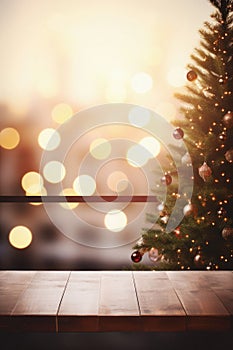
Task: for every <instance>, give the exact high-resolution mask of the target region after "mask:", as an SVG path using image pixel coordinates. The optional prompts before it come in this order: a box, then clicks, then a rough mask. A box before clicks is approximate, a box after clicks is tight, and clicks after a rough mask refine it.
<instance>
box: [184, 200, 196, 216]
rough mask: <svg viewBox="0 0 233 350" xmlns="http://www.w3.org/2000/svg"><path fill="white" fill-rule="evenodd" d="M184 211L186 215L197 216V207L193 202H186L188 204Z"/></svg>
mask: <svg viewBox="0 0 233 350" xmlns="http://www.w3.org/2000/svg"><path fill="white" fill-rule="evenodd" d="M183 213H184V215H185V216H190V215H193V216H196V215H197V207H196V206H195V205H194V204H192V203H189V204H186V206H185V207H184V209H183Z"/></svg>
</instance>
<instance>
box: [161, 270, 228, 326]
mask: <svg viewBox="0 0 233 350" xmlns="http://www.w3.org/2000/svg"><path fill="white" fill-rule="evenodd" d="M167 274H168V277H169V279H170V280H171V282H172V285H173V287H174V289H175V291H176V293H177V295H178V297H179V299H180V301H181V303H182V305H183V307H184V309H185V311H186V314H187V329H188V330H229V329H230V327H231V321H230V314H229V312H228V311H227V309H226V308H225V307H224V305H223V303H222V302H221V300H220V299H219V298H218V297H217V296H216V295H215V293H214V292H213V290H212V289H211V285H210V284H209V282H208V281H209V279H208V278H207V276H208V274H210V272H209V271H188V272H186V271H185V272H175V271H169V272H167Z"/></svg>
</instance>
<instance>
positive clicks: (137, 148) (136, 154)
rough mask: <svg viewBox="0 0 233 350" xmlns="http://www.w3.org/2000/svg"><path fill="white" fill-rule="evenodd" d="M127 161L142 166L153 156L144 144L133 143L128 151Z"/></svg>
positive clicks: (135, 165) (134, 165)
mask: <svg viewBox="0 0 233 350" xmlns="http://www.w3.org/2000/svg"><path fill="white" fill-rule="evenodd" d="M126 158H127V162H128V163H129V164H130V165H131V166H133V167H136V168H138V167H141V166H143V165H145V164H146V163H147V162H148V160H149V159H150V158H151V153H150V152H148V150H147V149H146V148H145V147H143V146H142V145H140V144H138V145H133V146H132V147H130V148H129V149H128V151H127V155H126Z"/></svg>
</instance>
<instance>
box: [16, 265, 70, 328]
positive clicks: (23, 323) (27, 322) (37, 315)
mask: <svg viewBox="0 0 233 350" xmlns="http://www.w3.org/2000/svg"><path fill="white" fill-rule="evenodd" d="M69 274H70V273H69V272H66V271H40V272H37V273H36V274H35V276H34V278H33V279H32V281H31V283H30V284H29V286H28V287H27V289H26V290H25V291H24V293H23V294H22V295H21V296H20V298H19V299H18V302H17V304H16V306H15V308H14V310H13V311H12V315H13V316H15V317H14V322H13V328H14V329H17V330H20V331H28V330H30V331H54V332H55V331H56V328H57V326H56V317H57V311H58V308H59V304H60V301H61V298H62V295H63V293H64V289H65V286H66V283H67V280H68V277H69Z"/></svg>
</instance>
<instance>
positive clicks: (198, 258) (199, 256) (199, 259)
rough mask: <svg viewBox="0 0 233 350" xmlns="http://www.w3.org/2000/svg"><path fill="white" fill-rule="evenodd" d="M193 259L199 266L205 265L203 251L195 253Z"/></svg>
mask: <svg viewBox="0 0 233 350" xmlns="http://www.w3.org/2000/svg"><path fill="white" fill-rule="evenodd" d="M193 260H194V264H195V265H196V267H198V268H202V267H203V266H204V264H205V262H204V260H203V256H202V254H201V252H198V253H197V255H195V257H194V259H193Z"/></svg>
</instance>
